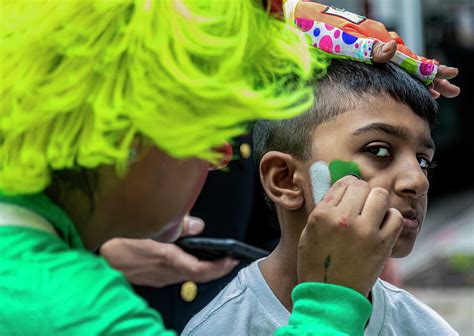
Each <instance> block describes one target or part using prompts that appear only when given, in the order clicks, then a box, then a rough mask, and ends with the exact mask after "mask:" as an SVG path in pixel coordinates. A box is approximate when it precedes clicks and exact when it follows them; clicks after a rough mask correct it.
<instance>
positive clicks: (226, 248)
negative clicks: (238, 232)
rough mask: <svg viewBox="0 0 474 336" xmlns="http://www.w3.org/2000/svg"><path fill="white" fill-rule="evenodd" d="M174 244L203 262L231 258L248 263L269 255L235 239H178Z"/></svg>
mask: <svg viewBox="0 0 474 336" xmlns="http://www.w3.org/2000/svg"><path fill="white" fill-rule="evenodd" d="M175 244H176V245H178V246H179V247H181V248H182V249H183V250H185V251H186V252H188V253H190V254H192V255H194V256H196V257H197V258H198V259H203V260H215V259H219V258H224V257H232V258H234V259H237V260H240V261H243V262H248V263H250V262H252V261H255V260H257V259H260V258H263V257H266V256H268V254H269V253H270V252H268V251H266V250H263V249H261V248H258V247H255V246H251V245H248V244H245V243H243V242H241V241H238V240H235V239H219V238H204V237H184V238H181V239H178V240H177V241H176V242H175Z"/></svg>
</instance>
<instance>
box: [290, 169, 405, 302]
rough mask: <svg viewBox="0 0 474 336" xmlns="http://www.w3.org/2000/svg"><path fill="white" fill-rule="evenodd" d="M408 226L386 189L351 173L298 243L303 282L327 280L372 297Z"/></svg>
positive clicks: (323, 204)
mask: <svg viewBox="0 0 474 336" xmlns="http://www.w3.org/2000/svg"><path fill="white" fill-rule="evenodd" d="M402 228H403V217H402V215H401V214H400V212H399V211H398V210H396V209H393V208H390V196H389V194H388V192H387V191H386V190H385V189H382V188H374V189H371V188H370V187H369V185H368V184H367V182H364V181H361V180H358V179H357V178H355V177H354V176H346V177H344V178H342V179H341V180H339V181H338V182H336V183H335V184H334V185H333V186H332V188H331V189H330V190H329V191H328V192H327V193H326V195H325V197H324V198H323V200H322V201H321V202H320V203H318V205H317V206H316V207H315V209H314V210H313V211H312V213H311V214H310V216H309V219H308V223H307V224H306V227H305V229H304V230H303V232H302V234H301V237H300V241H299V246H298V280H299V282H308V281H314V282H326V283H331V284H336V285H341V286H345V287H349V288H352V289H354V290H356V291H358V292H360V293H361V294H363V295H365V296H367V295H368V293H369V291H370V290H371V288H372V286H373V284H374V283H375V281H376V280H377V278H378V276H379V275H380V273H381V272H382V269H383V266H384V264H385V262H386V261H387V259H388V258H389V257H390V255H391V252H392V248H393V246H394V244H395V242H396V241H397V239H398V236H399V235H400V232H401V230H402Z"/></svg>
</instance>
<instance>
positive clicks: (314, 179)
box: [309, 160, 362, 203]
mask: <svg viewBox="0 0 474 336" xmlns="http://www.w3.org/2000/svg"><path fill="white" fill-rule="evenodd" d="M347 175H354V176H355V177H357V178H359V179H361V178H362V174H361V173H360V169H359V166H358V165H357V163H355V162H352V161H341V160H334V161H331V162H330V163H329V165H328V164H327V163H326V162H324V161H317V162H315V163H313V164H312V165H311V167H310V168H309V176H310V179H311V188H312V191H313V199H314V202H315V203H319V202H320V201H321V200H322V199H323V197H324V195H325V194H326V193H327V191H328V190H329V188H330V187H331V186H332V185H333V184H334V183H335V182H336V181H338V180H340V179H341V178H343V177H344V176H347Z"/></svg>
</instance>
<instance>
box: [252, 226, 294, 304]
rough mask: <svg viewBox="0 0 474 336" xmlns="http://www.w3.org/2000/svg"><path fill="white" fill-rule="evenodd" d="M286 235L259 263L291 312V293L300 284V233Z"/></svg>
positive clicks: (265, 277) (273, 288) (281, 300)
mask: <svg viewBox="0 0 474 336" xmlns="http://www.w3.org/2000/svg"><path fill="white" fill-rule="evenodd" d="M295 238H296V239H293V237H285V239H283V236H282V239H281V240H280V243H279V244H278V246H277V247H276V248H275V250H274V251H273V252H272V253H271V254H270V255H269V256H268V258H266V259H265V260H263V261H262V262H260V264H259V268H260V271H261V272H262V275H263V277H264V279H265V281H266V282H267V284H268V286H269V287H270V289H271V290H272V292H273V294H274V295H275V296H276V297H277V299H278V300H279V301H280V302H281V304H282V305H283V306H284V307H285V308H286V309H287V310H288V311H290V312H291V310H292V309H293V301H292V299H291V293H292V291H293V288H294V287H295V286H296V285H298V274H297V266H296V265H297V264H296V262H297V256H298V241H299V235H297V236H296V237H295Z"/></svg>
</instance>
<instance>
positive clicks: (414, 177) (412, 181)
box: [395, 158, 430, 198]
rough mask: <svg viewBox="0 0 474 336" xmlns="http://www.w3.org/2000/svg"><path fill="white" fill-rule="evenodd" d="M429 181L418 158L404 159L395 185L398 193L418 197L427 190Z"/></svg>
mask: <svg viewBox="0 0 474 336" xmlns="http://www.w3.org/2000/svg"><path fill="white" fill-rule="evenodd" d="M429 186H430V183H429V181H428V177H427V176H426V173H425V172H424V171H423V169H421V167H420V164H419V163H418V160H417V159H416V158H415V159H413V160H406V161H405V162H404V165H403V167H402V169H401V172H400V175H399V177H398V180H397V182H396V185H395V189H396V191H397V193H398V194H400V195H403V196H405V197H407V196H408V197H411V198H419V197H421V196H423V195H425V194H426V193H427V192H428V189H429Z"/></svg>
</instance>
